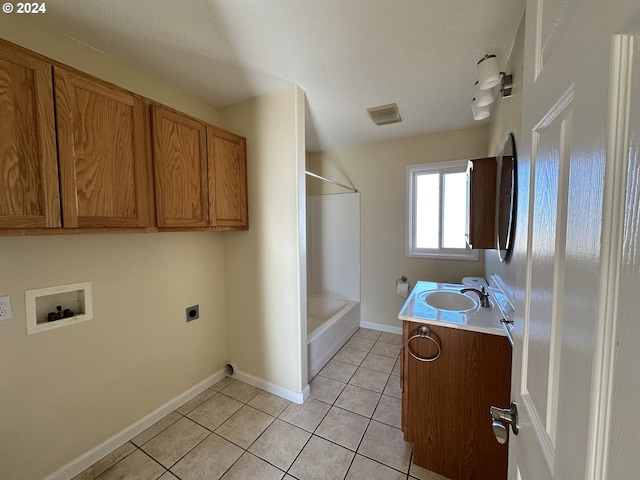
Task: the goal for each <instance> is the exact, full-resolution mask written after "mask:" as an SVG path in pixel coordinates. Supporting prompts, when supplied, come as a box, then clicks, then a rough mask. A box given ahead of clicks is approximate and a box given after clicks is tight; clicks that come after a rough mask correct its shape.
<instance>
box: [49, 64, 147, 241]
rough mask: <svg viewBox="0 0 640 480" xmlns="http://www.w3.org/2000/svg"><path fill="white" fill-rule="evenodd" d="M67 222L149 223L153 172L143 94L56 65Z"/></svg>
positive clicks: (94, 224) (80, 224)
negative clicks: (146, 132)
mask: <svg viewBox="0 0 640 480" xmlns="http://www.w3.org/2000/svg"><path fill="white" fill-rule="evenodd" d="M54 75H55V97H56V129H57V133H58V156H59V162H60V186H61V192H62V213H63V219H64V222H63V224H64V227H83V228H105V227H106V228H109V227H147V226H149V225H150V223H151V222H150V215H149V190H148V188H149V187H148V185H149V175H148V160H147V152H146V137H145V105H144V100H143V98H142V97H139V96H137V95H135V94H133V93H131V92H128V91H126V90H123V89H120V88H118V87H116V86H114V85H111V84H107V83H105V82H102V81H100V80H98V79H96V78H93V77H89V76H87V75H84V74H82V73H80V72H77V71H73V70H69V69H66V68H61V67H55V68H54Z"/></svg>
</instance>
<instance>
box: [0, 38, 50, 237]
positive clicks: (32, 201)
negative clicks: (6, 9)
mask: <svg viewBox="0 0 640 480" xmlns="http://www.w3.org/2000/svg"><path fill="white" fill-rule="evenodd" d="M55 142H56V137H55V129H54V116H53V81H52V76H51V65H50V64H49V63H46V62H45V61H44V60H42V59H40V58H39V57H38V56H35V55H31V54H30V53H29V52H28V51H27V50H24V49H22V48H19V47H16V46H14V45H11V44H9V43H7V42H4V41H0V228H45V227H60V226H61V223H60V196H59V187H58V160H57V155H56V143H55Z"/></svg>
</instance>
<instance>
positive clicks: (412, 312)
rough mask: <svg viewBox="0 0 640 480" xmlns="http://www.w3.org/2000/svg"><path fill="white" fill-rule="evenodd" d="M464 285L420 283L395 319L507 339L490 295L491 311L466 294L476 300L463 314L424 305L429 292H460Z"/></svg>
mask: <svg viewBox="0 0 640 480" xmlns="http://www.w3.org/2000/svg"><path fill="white" fill-rule="evenodd" d="M463 288H468V287H467V286H465V285H458V284H455V283H439V282H428V281H419V282H417V283H416V285H415V287H414V288H413V290H412V291H411V294H410V295H409V297H408V298H407V300H406V302H405V303H404V305H403V306H402V309H401V310H400V313H399V314H398V318H399V319H400V320H408V321H411V322H421V323H426V324H430V325H440V326H443V327H450V328H458V329H461V330H470V331H473V332H480V333H488V334H491V335H502V336H508V335H507V332H506V330H505V328H504V325H503V323H502V322H501V321H500V320H501V319H502V314H501V313H500V309H499V308H497V306H496V300H495V299H494V298H493V296H491V298H490V302H491V305H492V308H483V307H481V306H480V302H479V301H478V300H479V299H478V295H476V294H475V293H473V292H469V293H467V294H466V295H468V296H469V297H470V298H473V299H474V300H476V301H477V304H478V305H477V306H476V307H475V308H472V309H471V310H466V311H462V312H460V311H452V310H440V309H437V308H433V307H432V306H430V305H428V304H427V303H425V302H424V297H425V296H426V295H427V294H429V293H430V292H432V291H435V290H444V291H450V292H457V293H459V292H460V290H462V289H463Z"/></svg>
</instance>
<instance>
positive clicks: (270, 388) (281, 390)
mask: <svg viewBox="0 0 640 480" xmlns="http://www.w3.org/2000/svg"><path fill="white" fill-rule="evenodd" d="M232 377H233V378H235V379H236V380H240V381H241V382H244V383H248V384H249V385H253V386H254V387H257V388H260V389H262V390H264V391H266V392H269V393H273V394H274V395H277V396H279V397H282V398H284V399H286V400H289V401H291V402H294V403H298V404H302V403H304V401H305V400H306V399H307V398H309V394H310V392H311V389H310V388H309V385H307V386H306V387H305V388H304V390H302V392H296V391H294V390H290V389H288V388H285V387H281V386H280V385H276V384H274V383H270V382H267V381H266V380H263V379H261V378H258V377H254V376H253V375H249V374H248V373H244V372H240V371H236V372H235V373H234V374H233V375H232Z"/></svg>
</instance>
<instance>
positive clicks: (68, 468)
mask: <svg viewBox="0 0 640 480" xmlns="http://www.w3.org/2000/svg"><path fill="white" fill-rule="evenodd" d="M227 373H228V372H227V370H226V368H223V369H222V370H220V371H219V372H217V373H215V374H213V375H211V376H210V377H209V378H207V379H205V380H203V381H202V382H200V383H198V384H197V385H195V386H193V387H191V388H190V389H189V390H187V391H185V392H183V393H181V394H180V395H178V396H177V397H174V398H172V399H171V400H169V401H168V402H167V403H165V404H164V405H162V406H160V407H158V408H156V409H155V410H154V411H153V412H151V413H149V414H148V415H145V416H144V417H142V418H141V419H140V420H138V421H137V422H135V423H133V424H131V425H129V426H128V427H126V428H125V429H123V430H121V431H120V432H118V433H116V434H115V435H113V436H112V437H111V438H108V439H107V440H105V441H104V442H102V443H101V444H99V445H97V446H96V447H94V448H92V449H91V450H89V451H88V452H85V453H84V454H82V455H80V456H79V457H77V458H76V459H74V460H72V461H71V462H69V463H67V464H66V465H65V466H63V467H62V468H60V469H59V470H58V471H56V472H54V473H52V474H50V475H47V476H46V477H45V479H44V480H69V479H71V478H73V477H75V476H76V475H78V474H79V473H81V472H83V471H84V470H86V469H87V468H89V467H90V466H91V465H93V464H94V463H96V462H97V461H98V460H100V459H102V458H103V457H105V456H107V455H108V454H110V453H111V452H113V451H114V450H115V449H116V448H119V447H121V446H122V445H124V444H125V443H127V442H128V441H129V440H131V439H132V438H134V437H136V436H137V435H139V434H140V433H142V432H144V431H145V430H146V429H147V428H149V427H150V426H151V425H153V424H154V423H156V422H158V421H159V420H161V419H162V418H164V417H166V416H167V415H168V414H170V413H171V412H173V411H174V410H176V409H177V408H178V407H180V406H182V405H184V404H185V403H186V402H188V401H189V400H191V399H192V398H194V397H195V396H196V395H199V394H200V393H202V392H204V391H205V390H206V389H207V388H209V387H210V386H212V385H215V384H216V383H218V382H219V381H220V380H222V379H223V378H224V377H225V376H227ZM232 377H233V378H235V379H237V380H240V381H241V382H245V383H248V384H249V385H253V386H254V387H257V388H261V389H262V390H265V391H267V392H269V393H273V394H274V395H278V396H279V397H282V398H285V399H287V400H289V401H292V402H294V403H298V404H301V403H303V402H304V401H305V400H306V399H307V398H309V393H310V388H309V385H307V386H306V387H305V388H304V390H303V391H302V392H295V391H293V390H289V389H288V388H284V387H281V386H279V385H275V384H273V383H269V382H267V381H265V380H262V379H261V378H257V377H254V376H252V375H249V374H246V373H242V372H239V371H236V372H235V373H234V374H233V375H232Z"/></svg>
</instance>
